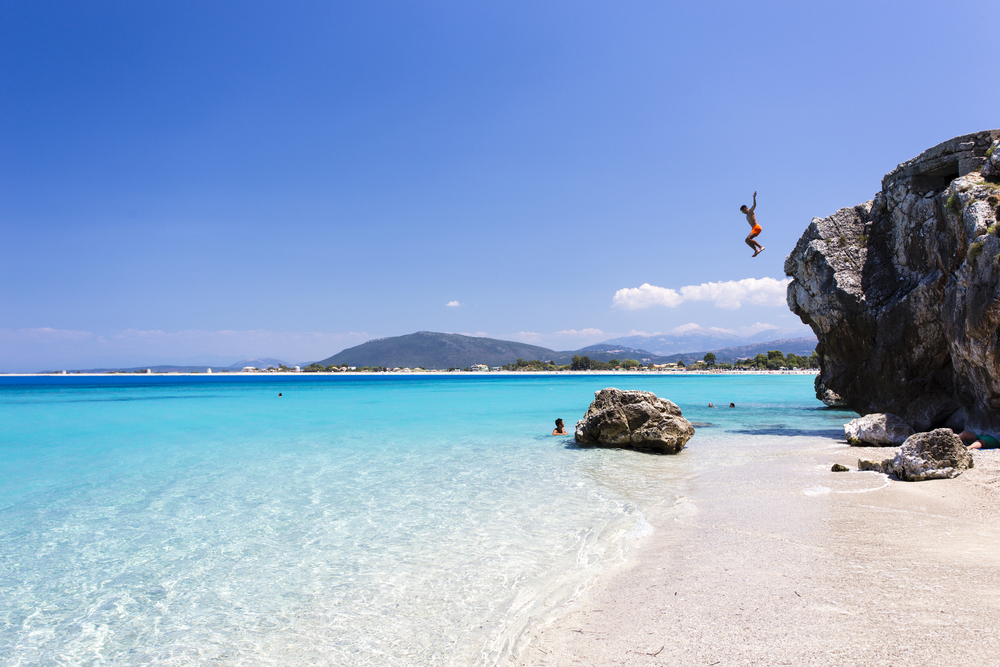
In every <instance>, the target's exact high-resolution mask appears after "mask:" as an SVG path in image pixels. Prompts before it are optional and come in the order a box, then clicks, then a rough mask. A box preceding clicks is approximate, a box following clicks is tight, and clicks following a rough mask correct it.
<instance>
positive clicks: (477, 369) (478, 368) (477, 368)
mask: <svg viewBox="0 0 1000 667" xmlns="http://www.w3.org/2000/svg"><path fill="white" fill-rule="evenodd" d="M469 370H470V371H472V372H473V373H489V371H490V367H489V366H487V365H486V364H474V365H472V366H469Z"/></svg>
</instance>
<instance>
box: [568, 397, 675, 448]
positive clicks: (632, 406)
mask: <svg viewBox="0 0 1000 667" xmlns="http://www.w3.org/2000/svg"><path fill="white" fill-rule="evenodd" d="M693 435H694V426H692V425H691V422H689V421H688V420H687V419H684V417H683V416H682V415H681V409H680V408H679V407H677V405H675V404H674V403H672V402H671V401H668V400H667V399H665V398H659V397H657V395H656V394H654V393H652V392H649V391H622V390H621V389H615V388H613V387H611V388H608V389H602V390H600V391H598V392H596V393H595V394H594V402H593V403H591V404H590V408H589V409H588V410H587V414H585V415H584V416H583V419H581V420H580V421H578V422H577V423H576V435H575V439H576V441H577V442H578V443H580V444H582V445H603V446H606V447H626V448H632V449H649V450H652V451H656V452H660V453H663V454H676V453H677V452H679V451H681V450H682V449H684V445H686V444H687V441H688V440H690V439H691V437H692V436H693Z"/></svg>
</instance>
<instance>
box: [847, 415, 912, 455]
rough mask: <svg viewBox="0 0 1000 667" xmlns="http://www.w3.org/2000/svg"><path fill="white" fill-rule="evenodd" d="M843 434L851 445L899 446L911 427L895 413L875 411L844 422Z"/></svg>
mask: <svg viewBox="0 0 1000 667" xmlns="http://www.w3.org/2000/svg"><path fill="white" fill-rule="evenodd" d="M844 435H845V436H847V442H848V443H849V444H851V445H856V446H861V447H864V446H875V447H899V446H900V445H902V444H903V443H904V442H906V439H907V438H909V437H910V436H911V435H913V429H912V428H910V425H909V424H907V423H906V422H904V421H903V420H902V419H900V418H899V417H897V416H896V415H892V414H884V413H881V412H877V413H873V414H870V415H865V416H864V417H858V418H857V419H855V420H853V421H851V422H849V423H847V424H844Z"/></svg>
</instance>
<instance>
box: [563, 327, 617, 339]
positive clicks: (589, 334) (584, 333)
mask: <svg viewBox="0 0 1000 667" xmlns="http://www.w3.org/2000/svg"><path fill="white" fill-rule="evenodd" d="M553 335H555V336H574V337H576V338H593V337H595V336H604V335H605V334H604V332H603V331H601V330H600V329H580V330H579V331H578V330H576V329H563V330H562V331H557V332H555V334H553Z"/></svg>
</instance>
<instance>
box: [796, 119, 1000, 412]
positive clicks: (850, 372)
mask: <svg viewBox="0 0 1000 667" xmlns="http://www.w3.org/2000/svg"><path fill="white" fill-rule="evenodd" d="M998 140H1000V130H990V131H985V132H977V133H975V134H968V135H965V136H961V137H956V138H955V139H951V140H950V141H946V142H944V143H942V144H939V145H938V146H935V147H934V148H931V149H929V150H927V151H924V152H923V153H921V154H920V155H919V156H917V157H916V158H914V159H912V160H909V161H907V162H904V163H902V164H901V165H899V166H898V167H896V169H894V170H893V171H892V172H890V173H889V174H887V175H886V176H885V178H883V179H882V191H881V192H879V193H878V194H877V195H876V196H875V199H874V200H872V201H869V202H865V203H864V204H859V205H857V206H854V207H851V208H844V209H841V210H839V211H837V212H836V213H834V214H833V215H831V216H829V217H827V218H823V219H819V218H814V219H813V221H812V222H811V223H810V224H809V227H808V228H806V231H805V232H804V233H803V234H802V237H801V238H800V239H799V242H798V244H797V245H796V246H795V250H793V251H792V253H791V254H790V255H789V256H788V258H787V259H786V260H785V273H786V274H788V275H789V276H790V277H792V278H793V280H792V282H791V284H789V286H788V305H789V307H790V308H791V309H792V311H793V312H795V313H796V314H797V315H799V317H801V318H802V321H803V322H804V323H806V324H808V325H810V326H811V327H812V329H813V331H814V332H815V333H816V336H817V337H818V338H819V345H818V346H817V348H816V349H817V352H818V353H819V355H820V359H821V364H822V371H821V375H820V377H821V379H822V383H823V384H824V385H825V386H826V387H827V388H828V389H830V390H832V391H834V392H836V393H838V394H840V396H841V397H842V398H843V400H844V402H845V403H846V404H847V405H848V406H850V407H851V408H852V409H854V410H856V411H858V412H859V413H861V414H868V413H872V412H889V413H893V414H896V415H899V416H901V417H903V418H904V420H905V421H906V422H907V423H908V424H910V425H911V426H912V427H913V428H914V429H916V430H918V431H926V430H930V429H932V428H936V427H938V426H941V425H943V424H946V423H947V424H948V425H954V426H968V427H970V428H972V429H981V430H984V431H989V432H997V431H1000V346H998V342H1000V225H998V224H997V222H998V220H997V215H998V203H1000V184H998V181H1000V148H998V144H1000V141H998Z"/></svg>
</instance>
